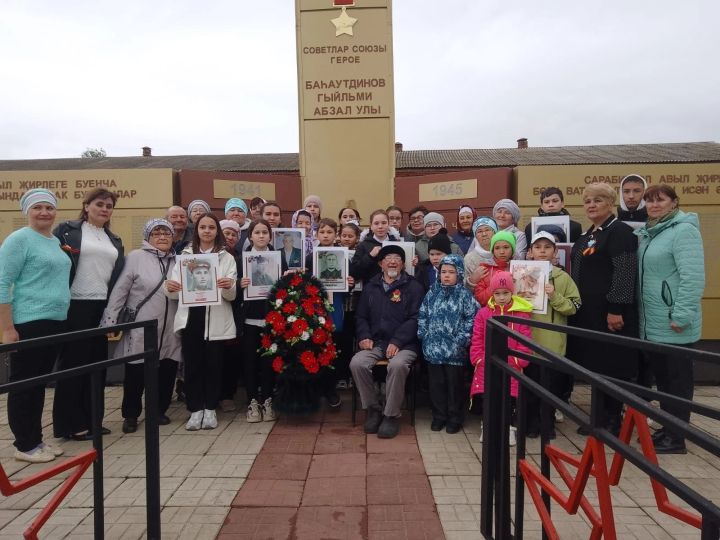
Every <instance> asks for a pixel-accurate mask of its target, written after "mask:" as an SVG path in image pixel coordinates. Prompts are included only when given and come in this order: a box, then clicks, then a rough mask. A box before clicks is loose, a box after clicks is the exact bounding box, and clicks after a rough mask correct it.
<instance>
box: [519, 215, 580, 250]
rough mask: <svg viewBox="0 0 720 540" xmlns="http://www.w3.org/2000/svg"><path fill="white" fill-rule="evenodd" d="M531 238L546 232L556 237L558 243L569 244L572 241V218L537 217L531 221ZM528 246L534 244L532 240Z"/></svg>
mask: <svg viewBox="0 0 720 540" xmlns="http://www.w3.org/2000/svg"><path fill="white" fill-rule="evenodd" d="M558 228H559V229H560V230H562V233H563V234H564V236H565V237H564V238H563V236H562V235H560V234H558ZM530 231H531V236H535V233H538V232H540V231H546V232H549V233H550V234H552V235H553V236H554V237H555V240H556V241H557V242H562V243H567V242H569V241H570V216H536V217H533V218H531V219H530ZM527 241H528V244H530V242H532V238H528V239H527Z"/></svg>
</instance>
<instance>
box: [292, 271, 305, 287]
mask: <svg viewBox="0 0 720 540" xmlns="http://www.w3.org/2000/svg"><path fill="white" fill-rule="evenodd" d="M301 283H302V278H301V277H300V274H295V275H294V276H293V277H292V279H291V280H290V286H291V287H297V286H298V285H300V284H301Z"/></svg>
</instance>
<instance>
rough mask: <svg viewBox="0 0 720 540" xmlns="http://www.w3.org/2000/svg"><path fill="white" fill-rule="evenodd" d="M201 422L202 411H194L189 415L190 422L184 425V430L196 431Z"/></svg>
mask: <svg viewBox="0 0 720 540" xmlns="http://www.w3.org/2000/svg"><path fill="white" fill-rule="evenodd" d="M202 422H203V411H195V412H194V413H192V414H191V415H190V420H188V421H187V424H185V429H187V430H188V431H197V430H199V429H200V426H202Z"/></svg>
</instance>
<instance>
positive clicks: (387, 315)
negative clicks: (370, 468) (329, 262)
mask: <svg viewBox="0 0 720 540" xmlns="http://www.w3.org/2000/svg"><path fill="white" fill-rule="evenodd" d="M378 261H379V264H380V268H382V273H381V274H376V275H375V276H373V277H372V278H370V280H369V281H368V282H367V283H365V286H364V288H363V291H362V294H361V295H360V303H359V305H358V308H357V312H356V331H355V332H356V337H357V340H358V346H359V348H360V350H359V351H358V352H357V353H356V354H355V356H353V358H352V360H351V361H350V370H351V371H352V375H353V380H354V381H355V384H356V386H357V389H358V392H359V393H360V399H361V400H362V406H363V408H364V409H366V410H367V418H366V420H365V433H377V435H378V437H380V438H383V439H391V438H393V437H395V436H396V435H397V434H398V431H399V430H400V421H399V418H400V405H401V404H402V401H403V396H404V393H405V380H406V379H407V376H408V373H410V365H411V364H412V363H413V362H414V361H415V359H416V358H417V355H418V351H419V344H418V341H417V320H418V311H419V310H420V304H421V303H422V299H423V295H424V291H423V287H422V285H420V283H419V282H418V281H416V280H415V278H413V277H412V276H409V275H408V274H406V273H405V270H404V268H405V252H404V251H403V249H402V248H401V247H400V246H398V245H392V244H390V245H386V246H384V247H383V248H382V249H381V250H380V252H379V253H378ZM384 359H387V360H388V362H389V363H388V368H387V380H386V384H385V409H384V410H383V409H381V408H380V404H379V399H378V395H377V392H376V389H375V383H374V381H373V376H372V368H373V366H374V365H375V364H376V363H377V362H378V360H384Z"/></svg>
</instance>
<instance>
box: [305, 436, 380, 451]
mask: <svg viewBox="0 0 720 540" xmlns="http://www.w3.org/2000/svg"><path fill="white" fill-rule="evenodd" d="M366 449H367V447H366V445H365V435H364V434H356V435H336V434H334V433H320V435H318V438H317V442H316V443H315V452H314V453H315V454H345V453H355V452H362V453H363V454H364V453H365V450H366Z"/></svg>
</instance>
